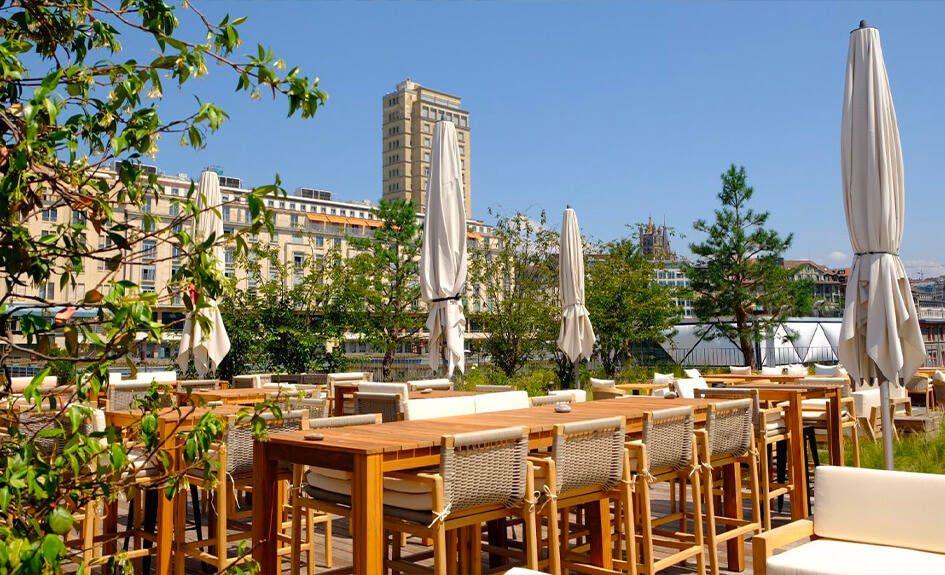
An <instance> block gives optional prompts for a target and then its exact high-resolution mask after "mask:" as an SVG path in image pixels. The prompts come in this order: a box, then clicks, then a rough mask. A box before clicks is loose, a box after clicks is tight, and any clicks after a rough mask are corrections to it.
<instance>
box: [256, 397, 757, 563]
mask: <svg viewBox="0 0 945 575" xmlns="http://www.w3.org/2000/svg"><path fill="white" fill-rule="evenodd" d="M454 393H456V392H454ZM427 395H429V394H427ZM712 401H713V400H707V399H663V398H650V397H631V398H627V399H612V400H605V401H592V402H583V403H575V404H572V405H571V411H570V412H569V413H556V412H555V410H554V406H550V405H549V406H541V407H533V408H529V409H517V410H511V411H500V412H495V413H480V414H476V415H463V416H457V417H444V418H437V419H424V420H414V421H395V422H390V423H384V424H380V425H364V426H358V427H346V428H338V429H325V430H322V432H323V435H324V439H323V440H321V441H306V440H305V439H304V436H305V435H306V434H307V432H305V431H302V432H288V433H275V434H272V435H270V436H269V441H267V442H260V441H257V442H255V448H254V453H253V457H254V469H255V472H254V477H253V481H254V483H253V495H254V498H255V499H254V501H253V557H254V558H255V559H256V560H257V561H258V562H259V565H260V570H261V572H262V573H276V572H278V558H277V555H276V552H277V549H278V542H277V540H276V534H277V531H278V522H279V518H280V516H281V510H280V508H279V501H278V499H277V497H276V493H277V489H276V483H277V481H278V467H279V463H280V462H288V463H294V464H303V465H318V466H321V467H328V468H331V469H338V470H343V471H350V472H352V473H353V477H352V479H351V481H352V486H351V495H352V507H351V525H352V528H351V529H352V530H351V533H352V539H353V552H352V556H353V558H354V572H355V573H371V574H374V573H383V572H384V538H383V521H382V518H383V498H384V496H383V474H384V473H385V472H389V471H396V470H403V469H416V468H419V467H426V466H435V465H438V464H439V462H440V453H439V452H440V438H441V437H442V436H443V435H445V434H451V433H462V432H467V431H481V430H487V429H494V428H500V427H510V426H525V427H528V429H529V447H530V448H531V449H537V448H543V447H549V446H550V445H551V440H552V431H553V428H554V425H555V424H556V423H566V422H571V421H583V420H588V419H597V418H601V417H613V416H618V415H621V416H624V417H626V418H627V432H628V433H639V432H640V431H641V430H642V427H643V414H644V413H645V412H647V411H653V410H657V409H665V408H671V407H679V406H682V405H688V406H691V407H693V408H694V410H695V412H696V421H697V422H703V421H704V420H705V411H706V406H707V405H708V404H709V403H712ZM595 505H596V504H595ZM600 505H601V508H600V509H591V510H590V511H589V515H594V516H597V515H598V514H599V515H600V518H601V522H602V523H604V522H609V517H610V515H609V513H610V510H609V503H608V502H607V501H606V500H604V501H603V502H602V503H601V504H600ZM733 541H734V540H733ZM597 547H598V554H597V555H598V557H599V560H600V561H601V562H602V563H603V565H604V566H607V564H608V563H609V562H610V560H611V557H610V553H609V552H606V551H605V549H609V545H606V544H600V543H599V542H598V546H597ZM740 547H741V548H742V549H743V548H744V546H743V545H741V546H740ZM739 556H741V557H740V559H741V562H742V564H741V565H740V566H739V565H738V564H737V563H738V560H739ZM733 560H734V561H735V563H736V564H735V565H734V567H736V570H742V569H744V556H743V555H741V554H740V553H735V554H733V555H730V564H729V566H730V567H733V565H732V561H733ZM739 567H740V568H739Z"/></svg>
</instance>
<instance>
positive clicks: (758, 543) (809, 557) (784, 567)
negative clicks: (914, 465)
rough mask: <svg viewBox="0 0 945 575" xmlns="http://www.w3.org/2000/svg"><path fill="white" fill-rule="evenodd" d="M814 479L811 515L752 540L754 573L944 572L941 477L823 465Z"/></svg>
mask: <svg viewBox="0 0 945 575" xmlns="http://www.w3.org/2000/svg"><path fill="white" fill-rule="evenodd" d="M815 482H816V489H817V491H816V494H817V496H816V499H815V501H814V506H815V514H814V516H813V518H811V519H804V520H800V521H795V522H793V523H789V524H787V525H784V526H782V527H779V528H777V529H774V530H771V531H769V532H767V533H763V534H761V535H757V536H755V537H754V539H753V540H752V548H753V549H752V551H753V556H754V571H755V573H756V575H766V574H767V575H789V574H790V575H794V574H800V573H803V574H810V575H840V574H848V573H857V574H860V573H862V574H877V575H878V574H881V573H882V574H885V573H910V574H927V575H932V574H940V573H945V522H943V521H942V517H943V516H945V506H943V503H942V501H943V500H942V497H941V494H942V493H943V492H945V477H943V476H941V475H929V474H924V473H908V472H903V471H879V470H873V469H856V468H850V467H830V466H824V467H821V468H820V469H819V470H818V472H817V477H816V479H815ZM808 537H809V538H811V541H810V542H808V543H804V544H802V545H800V546H797V547H794V548H792V549H788V550H786V551H784V552H782V553H780V554H777V555H775V554H774V552H775V550H777V549H779V548H781V547H784V546H785V545H789V544H792V543H796V542H798V541H801V540H803V539H805V538H808Z"/></svg>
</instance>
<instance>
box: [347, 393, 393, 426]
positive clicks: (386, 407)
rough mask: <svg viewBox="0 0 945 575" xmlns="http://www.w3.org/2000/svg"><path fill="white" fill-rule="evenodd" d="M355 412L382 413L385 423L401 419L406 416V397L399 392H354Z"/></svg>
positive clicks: (360, 413) (358, 413)
mask: <svg viewBox="0 0 945 575" xmlns="http://www.w3.org/2000/svg"><path fill="white" fill-rule="evenodd" d="M354 413H355V414H356V415H362V414H365V413H380V414H381V417H382V419H383V421H384V423H388V422H390V421H400V420H402V419H403V418H404V398H403V396H402V395H400V394H399V393H366V392H362V391H359V392H357V393H355V394H354Z"/></svg>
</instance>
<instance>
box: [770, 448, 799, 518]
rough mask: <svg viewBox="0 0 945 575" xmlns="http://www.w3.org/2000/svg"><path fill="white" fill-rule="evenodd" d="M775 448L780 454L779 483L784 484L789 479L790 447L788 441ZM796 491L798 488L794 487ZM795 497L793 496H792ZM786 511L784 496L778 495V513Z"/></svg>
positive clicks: (778, 462)
mask: <svg viewBox="0 0 945 575" xmlns="http://www.w3.org/2000/svg"><path fill="white" fill-rule="evenodd" d="M775 448H776V449H777V452H778V455H777V457H778V459H777V462H776V463H777V466H778V483H781V484H784V482H785V481H786V479H787V459H788V449H787V448H788V446H787V441H779V442H777V444H776V445H775ZM794 489H795V490H796V489H798V486H796V485H795V486H794ZM792 497H793V495H792ZM783 509H784V496H783V495H778V513H780V512H781V511H782V510H783Z"/></svg>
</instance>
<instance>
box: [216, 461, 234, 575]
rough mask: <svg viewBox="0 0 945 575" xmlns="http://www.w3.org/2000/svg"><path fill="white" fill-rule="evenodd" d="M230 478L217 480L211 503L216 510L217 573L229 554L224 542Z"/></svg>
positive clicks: (224, 567)
mask: <svg viewBox="0 0 945 575" xmlns="http://www.w3.org/2000/svg"><path fill="white" fill-rule="evenodd" d="M229 483H230V480H229V478H228V477H227V476H225V475H224V476H223V477H221V478H220V479H219V480H218V481H217V487H216V489H215V490H214V497H213V503H214V505H215V506H216V510H217V528H216V539H217V540H216V544H217V573H222V572H223V570H224V569H226V566H227V565H226V564H227V556H228V555H229V552H228V549H227V544H226V517H227V508H228V507H229V502H228V501H227V495H228V492H229V489H228V486H229Z"/></svg>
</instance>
